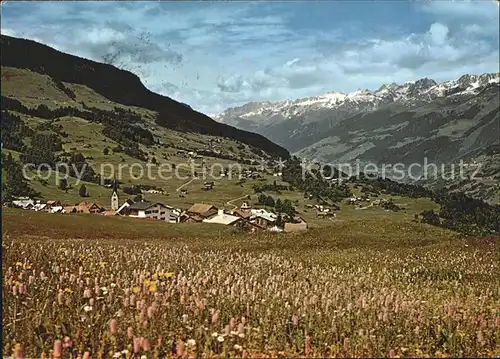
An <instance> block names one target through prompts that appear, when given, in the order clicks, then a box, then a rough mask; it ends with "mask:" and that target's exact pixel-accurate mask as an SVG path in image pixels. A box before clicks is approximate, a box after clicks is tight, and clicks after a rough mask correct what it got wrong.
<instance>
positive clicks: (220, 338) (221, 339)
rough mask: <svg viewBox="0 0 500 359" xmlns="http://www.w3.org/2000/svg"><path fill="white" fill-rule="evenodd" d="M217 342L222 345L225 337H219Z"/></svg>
mask: <svg viewBox="0 0 500 359" xmlns="http://www.w3.org/2000/svg"><path fill="white" fill-rule="evenodd" d="M217 340H218V341H219V342H221V343H222V342H223V341H224V337H223V336H222V335H219V336H218V337H217Z"/></svg>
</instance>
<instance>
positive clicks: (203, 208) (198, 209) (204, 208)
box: [186, 203, 217, 214]
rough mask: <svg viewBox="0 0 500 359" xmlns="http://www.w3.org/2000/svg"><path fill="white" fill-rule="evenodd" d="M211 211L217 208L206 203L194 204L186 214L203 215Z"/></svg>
mask: <svg viewBox="0 0 500 359" xmlns="http://www.w3.org/2000/svg"><path fill="white" fill-rule="evenodd" d="M211 209H217V207H215V206H214V205H211V204H206V203H195V204H193V205H192V206H191V207H190V208H189V209H188V210H187V211H186V212H190V213H198V214H203V213H206V212H208V211H210V210H211Z"/></svg>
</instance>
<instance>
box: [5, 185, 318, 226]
mask: <svg viewBox="0 0 500 359" xmlns="http://www.w3.org/2000/svg"><path fill="white" fill-rule="evenodd" d="M12 205H13V206H14V207H18V208H23V209H25V210H34V211H43V212H49V213H91V214H100V215H105V216H114V215H117V216H127V217H131V218H142V219H150V220H160V221H166V222H169V223H180V222H198V223H213V224H222V225H226V226H233V227H237V228H241V229H244V230H247V231H249V232H256V231H272V232H300V231H306V230H307V229H308V225H307V222H306V221H305V220H304V219H303V218H301V217H296V218H294V223H284V224H281V223H278V215H276V214H275V213H272V212H269V211H267V210H265V209H253V208H251V207H250V206H249V205H248V203H247V202H244V203H243V204H242V205H241V207H240V208H238V209H236V210H233V211H232V212H231V213H226V212H225V211H224V209H219V208H217V207H216V206H214V205H211V204H205V203H195V204H193V205H192V206H191V207H190V208H189V209H187V210H185V211H182V210H181V209H179V208H174V207H172V206H168V205H165V204H163V203H160V202H150V201H144V200H143V201H139V202H134V201H133V200H131V199H127V200H126V201H125V202H124V203H123V204H122V205H119V198H118V192H117V189H116V187H113V192H112V195H111V210H106V209H105V208H104V207H102V206H101V205H99V203H95V202H88V201H84V202H81V203H79V204H76V205H63V204H62V203H61V202H60V201H56V200H52V201H47V202H46V203H41V201H35V200H33V199H29V198H20V199H18V200H15V201H13V202H12ZM278 224H280V226H278Z"/></svg>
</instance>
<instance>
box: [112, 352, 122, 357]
mask: <svg viewBox="0 0 500 359" xmlns="http://www.w3.org/2000/svg"><path fill="white" fill-rule="evenodd" d="M121 356H122V353H120V352H116V353H114V354H113V358H120V357H121Z"/></svg>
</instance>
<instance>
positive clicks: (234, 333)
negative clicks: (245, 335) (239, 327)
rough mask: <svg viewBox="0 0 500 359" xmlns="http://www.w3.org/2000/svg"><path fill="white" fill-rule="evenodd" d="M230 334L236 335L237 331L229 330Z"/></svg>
mask: <svg viewBox="0 0 500 359" xmlns="http://www.w3.org/2000/svg"><path fill="white" fill-rule="evenodd" d="M230 334H231V335H238V332H235V331H234V330H231V333H230Z"/></svg>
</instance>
